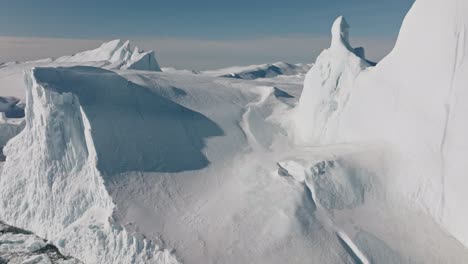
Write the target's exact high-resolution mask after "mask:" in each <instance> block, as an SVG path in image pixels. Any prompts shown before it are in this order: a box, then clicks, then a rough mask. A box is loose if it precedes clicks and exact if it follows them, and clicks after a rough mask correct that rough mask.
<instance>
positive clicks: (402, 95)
mask: <svg viewBox="0 0 468 264" xmlns="http://www.w3.org/2000/svg"><path fill="white" fill-rule="evenodd" d="M467 13H468V2H466V1H463V0H450V1H437V0H417V1H416V2H415V4H414V6H413V8H412V9H411V10H410V12H409V13H408V15H407V16H406V18H405V20H404V23H403V25H402V29H401V31H400V35H399V38H398V41H397V43H396V46H395V48H394V50H393V51H392V52H391V53H390V54H389V55H388V56H387V57H386V58H385V59H383V60H382V61H381V62H380V63H379V65H377V66H376V67H374V68H369V69H367V70H365V71H362V68H363V67H361V66H362V65H365V64H362V62H361V61H359V60H358V59H356V56H353V55H349V54H350V53H348V52H345V53H346V54H348V56H341V57H340V58H338V59H337V60H338V61H337V63H339V64H342V65H347V67H348V68H347V69H348V70H347V71H348V72H350V73H351V74H346V75H347V76H348V77H346V76H345V75H344V74H333V73H336V72H338V73H341V72H343V71H341V70H339V71H333V70H332V71H330V72H331V73H332V75H331V76H335V77H333V78H325V79H324V78H321V77H320V76H319V75H318V74H317V73H315V72H320V69H321V68H322V67H321V66H320V63H317V64H316V67H314V68H313V69H312V70H311V72H310V74H315V75H316V76H315V77H314V78H312V79H310V78H307V79H306V82H305V84H304V92H303V95H302V97H301V101H300V106H299V108H298V111H299V113H301V112H302V113H304V116H305V114H306V113H308V114H311V115H312V114H313V120H314V121H313V122H311V123H308V124H307V125H304V126H303V127H301V126H302V124H300V123H301V122H302V121H304V122H305V121H306V120H307V119H306V117H303V118H302V119H301V118H300V119H298V120H299V122H297V123H296V124H297V125H298V126H299V127H298V131H299V134H302V136H303V137H304V138H306V139H307V141H308V142H319V143H322V144H323V143H343V142H346V143H353V142H368V143H378V144H382V145H385V148H386V151H387V153H388V157H387V159H386V164H385V168H387V170H386V171H384V172H383V173H384V174H385V175H386V176H385V177H383V179H385V186H386V188H387V191H388V192H389V198H390V199H393V200H394V202H395V204H401V203H405V204H408V205H410V206H412V207H413V208H414V209H416V210H417V211H422V212H424V213H425V214H427V215H429V216H431V217H433V219H434V220H435V221H437V222H438V223H439V224H441V226H442V227H443V228H444V229H446V230H448V231H449V232H450V233H451V235H453V236H454V237H456V238H457V239H458V240H459V241H461V242H462V243H463V244H464V245H465V246H468V228H467V227H466V222H467V221H468V212H467V211H466V210H465V209H464V207H465V205H464V201H466V200H467V199H468V196H467V192H466V188H465V186H466V185H467V184H468V182H467V180H466V171H467V170H468V165H467V163H466V161H465V160H464V158H463V157H466V154H467V153H468V141H467V140H466V136H465V135H466V134H467V133H468V125H467V122H466V113H467V110H468V108H467V104H466V102H467V101H468V93H467V91H466V87H467V85H468V78H467V76H468V63H467V57H466V54H468V41H467V36H466V34H467V33H466V32H467V29H468V16H467V15H466V14H467ZM428 17H431V18H433V19H427V18H428ZM334 28H336V27H334ZM428 29H430V32H431V33H430V34H428ZM335 36H336V34H335ZM335 36H334V40H336V39H337V38H336V37H335ZM342 39H346V38H345V37H343V38H342ZM341 42H342V41H334V43H335V45H334V46H335V47H340V46H344V45H341ZM428 43H430V45H428ZM332 46H333V45H332ZM348 50H349V48H348ZM326 53H328V52H326ZM350 57H351V58H353V59H352V60H351V61H355V63H350ZM428 58H430V62H429V63H428V61H427V59H428ZM321 59H322V56H320V58H319V60H321ZM332 65H336V63H332ZM353 65H354V66H353ZM349 66H351V67H349ZM322 69H323V68H322ZM325 69H327V68H325ZM327 72H328V70H327V71H325V72H323V73H326V74H325V76H328V73H327ZM336 76H341V78H338V77H336ZM320 80H331V82H332V83H331V84H329V86H328V87H329V88H330V87H331V89H326V90H325V91H326V92H325V96H324V95H323V91H322V90H321V88H322V87H324V86H322V85H321V84H320ZM338 80H339V85H334V84H333V83H334V82H335V81H338ZM335 88H338V89H337V90H336V92H335ZM328 91H333V93H331V94H333V96H329V95H330V93H328ZM314 97H315V98H320V99H319V101H317V100H316V99H314ZM323 98H325V100H324V99H323ZM330 98H331V99H330ZM330 109H333V111H331V110H330ZM317 113H325V114H324V115H320V114H319V115H317ZM317 116H319V118H318V117H317ZM320 116H322V117H321V118H320ZM313 127H315V128H319V129H318V130H319V133H318V134H317V133H315V132H314V131H313V130H314V129H313Z"/></svg>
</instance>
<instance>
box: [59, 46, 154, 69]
mask: <svg viewBox="0 0 468 264" xmlns="http://www.w3.org/2000/svg"><path fill="white" fill-rule="evenodd" d="M56 62H61V63H89V62H102V63H103V64H102V65H101V67H103V68H106V69H133V70H145V71H161V69H160V67H159V64H158V62H157V61H156V58H155V54H154V51H148V52H144V51H140V50H139V49H138V47H135V48H134V49H133V51H132V49H131V46H130V42H129V41H128V40H127V41H125V42H123V41H121V40H113V41H110V42H106V43H104V44H102V45H101V46H100V47H99V48H97V49H94V50H89V51H84V52H80V53H77V54H75V55H73V56H65V57H61V58H58V59H57V60H56Z"/></svg>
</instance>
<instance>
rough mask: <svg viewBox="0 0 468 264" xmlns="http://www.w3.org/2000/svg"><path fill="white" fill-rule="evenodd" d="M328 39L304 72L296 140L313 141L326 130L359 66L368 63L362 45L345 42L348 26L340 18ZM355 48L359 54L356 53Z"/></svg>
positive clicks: (346, 95) (343, 100) (347, 40)
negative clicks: (318, 54) (323, 48)
mask: <svg viewBox="0 0 468 264" xmlns="http://www.w3.org/2000/svg"><path fill="white" fill-rule="evenodd" d="M331 33H332V41H331V46H330V48H329V49H327V50H325V51H323V52H322V53H321V54H320V56H319V57H318V58H317V60H316V62H315V64H314V65H313V66H312V68H311V69H310V71H309V72H308V73H307V75H306V77H305V81H304V89H303V90H302V95H301V98H300V101H299V106H298V108H297V114H296V115H295V118H296V119H297V120H296V122H297V124H299V125H298V126H297V135H296V136H297V141H298V142H302V143H304V142H307V143H309V144H310V143H316V142H319V141H320V138H321V136H322V134H324V133H326V131H324V130H325V129H326V125H327V123H328V121H329V119H331V118H333V117H334V116H336V115H337V112H339V111H340V110H341V108H343V107H344V104H345V103H346V100H347V98H348V96H349V94H350V93H351V90H352V87H348V86H347V85H348V84H349V83H352V82H353V81H354V79H355V78H356V77H357V76H358V75H359V74H360V73H361V71H362V70H363V69H365V68H366V67H369V66H371V64H370V63H369V62H368V61H366V59H365V58H364V57H362V56H364V51H363V49H362V48H359V49H353V48H352V47H351V45H350V43H349V25H348V23H347V22H346V20H345V19H344V18H343V17H339V18H338V19H336V21H335V22H334V23H333V27H332V29H331ZM356 50H357V51H358V52H359V53H356Z"/></svg>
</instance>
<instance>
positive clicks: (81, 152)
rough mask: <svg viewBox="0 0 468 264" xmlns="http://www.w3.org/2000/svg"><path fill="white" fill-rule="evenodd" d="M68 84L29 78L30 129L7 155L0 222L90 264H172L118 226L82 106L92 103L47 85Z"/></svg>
mask: <svg viewBox="0 0 468 264" xmlns="http://www.w3.org/2000/svg"><path fill="white" fill-rule="evenodd" d="M60 77H61V76H60V75H59V72H57V71H55V70H50V69H33V70H32V71H30V72H28V73H27V75H26V83H27V90H26V91H27V97H26V104H27V107H26V127H25V129H24V130H23V131H22V132H21V133H20V134H19V135H18V136H17V137H15V138H14V139H12V140H10V141H9V143H8V144H7V146H6V147H5V149H4V152H5V154H6V156H7V159H6V162H5V164H4V166H3V171H2V174H1V176H0V186H2V192H0V200H1V201H2V202H1V203H0V218H1V219H3V220H4V221H7V222H10V223H12V224H14V225H16V226H21V227H25V228H28V229H31V230H34V231H35V232H37V233H38V234H39V235H41V236H44V237H46V238H48V239H51V240H54V241H55V242H56V243H58V245H59V246H60V247H62V251H63V252H65V253H67V254H71V255H73V256H76V257H78V258H79V259H81V260H83V261H85V262H86V263H140V262H145V261H146V263H166V262H165V261H162V259H167V260H168V262H170V261H171V257H170V254H169V253H168V252H166V251H160V250H159V249H158V248H157V247H156V246H155V245H153V244H152V243H149V242H147V241H146V240H144V239H142V238H138V237H135V236H132V235H129V234H128V233H127V232H126V231H125V230H124V229H123V228H122V227H120V226H119V225H117V224H113V223H112V221H111V215H112V212H113V208H114V204H113V202H112V199H111V197H110V196H109V194H108V192H107V190H106V188H105V186H104V181H103V176H102V174H101V172H100V171H99V170H98V167H97V163H98V159H97V152H96V150H97V148H96V147H95V144H94V140H93V136H92V133H93V130H92V128H91V125H90V120H89V119H88V116H87V114H90V113H85V109H86V108H84V107H83V106H82V105H81V103H82V102H85V103H86V102H88V101H86V100H85V99H84V98H80V97H79V96H77V95H76V94H73V93H71V91H72V90H73V87H68V86H67V87H62V89H59V88H61V87H57V86H55V85H54V83H53V82H51V84H45V83H43V81H44V80H46V81H50V80H56V78H60ZM71 83H73V82H71ZM75 85H77V84H75ZM88 99H90V100H95V98H88ZM86 110H87V109H86ZM91 117H92V116H91ZM91 120H92V119H91ZM18 164H22V166H18ZM18 193H21V196H18V195H17V194H18ZM103 241H105V243H104V242H103ZM110 245H113V246H110Z"/></svg>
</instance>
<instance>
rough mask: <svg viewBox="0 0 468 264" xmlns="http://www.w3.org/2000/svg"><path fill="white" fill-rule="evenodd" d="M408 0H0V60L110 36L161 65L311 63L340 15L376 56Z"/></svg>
mask: <svg viewBox="0 0 468 264" xmlns="http://www.w3.org/2000/svg"><path fill="white" fill-rule="evenodd" d="M412 3H413V0H391V1H388V0H288V1H285V0H236V1H226V0H198V1H194V0H192V1H187V0H184V1H182V0H171V1H167V0H140V1H128V0H125V1H122V0H113V1H111V0H99V1H96V0H80V1H76V0H40V1H38V0H0V61H12V60H31V59H39V58H44V57H57V56H61V55H67V54H70V53H75V52H78V51H81V50H86V49H89V48H93V47H96V46H98V45H99V43H100V42H102V41H106V40H111V39H117V38H119V39H130V40H131V41H132V42H134V43H136V44H138V45H139V46H141V47H142V48H145V49H154V50H155V51H156V53H157V55H158V58H159V61H160V64H162V66H163V67H165V66H167V67H176V68H190V69H204V68H219V67H225V66H232V65H247V64H253V63H266V62H275V61H288V62H313V60H314V59H315V57H316V56H317V55H318V53H319V52H320V51H321V50H322V49H323V48H326V47H327V46H328V44H329V35H330V34H329V31H330V27H331V24H332V23H333V20H334V19H335V18H336V17H337V16H339V15H344V16H345V17H346V19H347V20H348V22H349V24H350V25H351V41H352V44H353V45H355V46H358V45H363V46H365V48H366V50H367V54H368V56H369V57H370V58H371V59H374V60H379V59H381V58H382V57H383V56H385V55H386V54H387V53H388V52H389V50H391V48H392V47H393V44H394V41H395V39H396V37H397V35H398V31H399V28H400V25H401V22H402V20H403V18H404V16H405V14H406V13H407V11H408V10H409V8H410V7H411V5H412Z"/></svg>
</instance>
